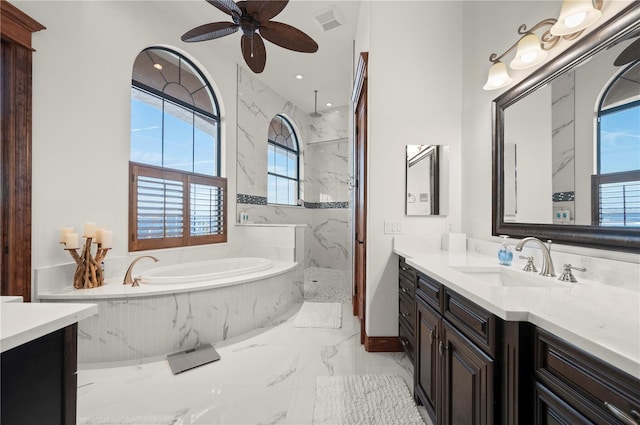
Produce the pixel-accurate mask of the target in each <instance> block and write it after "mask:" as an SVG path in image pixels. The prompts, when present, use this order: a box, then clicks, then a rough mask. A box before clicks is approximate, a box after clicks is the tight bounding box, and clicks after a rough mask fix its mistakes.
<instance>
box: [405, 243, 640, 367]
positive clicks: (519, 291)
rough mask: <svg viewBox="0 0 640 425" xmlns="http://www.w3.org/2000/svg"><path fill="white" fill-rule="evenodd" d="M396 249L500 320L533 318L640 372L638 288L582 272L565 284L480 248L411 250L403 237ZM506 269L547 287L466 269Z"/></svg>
mask: <svg viewBox="0 0 640 425" xmlns="http://www.w3.org/2000/svg"><path fill="white" fill-rule="evenodd" d="M496 246H497V244H496ZM394 251H395V252H396V253H397V254H398V255H401V256H404V257H406V258H407V264H409V265H411V266H413V267H415V268H416V269H417V270H419V271H421V272H423V273H425V274H427V275H430V276H432V277H433V278H435V279H437V280H438V281H440V282H441V283H443V284H444V285H446V286H447V287H449V288H451V289H452V290H453V291H455V292H457V293H459V294H460V295H462V296H464V297H466V298H468V299H469V300H471V301H472V302H475V303H476V304H478V305H480V306H481V307H483V308H485V309H487V310H489V311H490V312H491V313H493V314H495V315H496V316H498V317H500V318H501V319H503V320H513V321H528V322H530V323H532V324H534V325H536V326H539V327H541V328H543V329H545V330H547V331H549V332H551V333H552V334H555V335H557V336H559V337H560V338H563V339H565V340H567V341H568V342H570V343H572V344H574V345H575V346H577V347H579V348H581V349H583V350H585V351H587V352H589V353H591V354H593V355H594V356H596V357H598V358H600V359H602V360H604V361H606V362H608V363H610V364H612V365H613V366H615V367H617V368H619V369H621V370H623V371H625V372H627V373H629V374H631V375H632V376H635V377H640V292H639V291H637V290H632V289H628V288H624V287H619V286H613V285H605V284H602V283H600V282H596V281H591V280H588V279H584V278H581V277H578V280H579V282H578V283H575V284H572V283H563V282H559V281H557V278H552V277H550V278H546V277H540V276H538V275H537V274H534V275H531V274H529V273H527V272H524V271H522V270H521V268H522V266H524V264H525V262H524V260H520V259H516V260H515V261H514V264H513V266H511V267H505V266H500V265H499V264H498V260H497V258H496V257H495V256H494V255H492V256H488V255H484V254H482V253H479V252H476V251H467V252H446V251H441V250H439V249H433V250H429V249H427V248H422V249H421V250H419V251H418V250H416V251H412V250H411V247H410V246H408V245H407V246H403V244H402V243H401V242H400V243H397V244H395V245H394ZM504 268H508V269H509V270H511V271H513V272H514V273H522V274H523V278H522V280H525V279H529V278H531V277H533V278H535V279H546V280H545V284H546V285H547V286H544V287H528V286H527V287H505V286H500V285H498V284H495V283H490V282H487V281H485V280H482V279H479V278H477V277H475V276H473V275H471V274H469V273H464V271H475V272H478V271H483V270H484V271H488V270H492V271H495V272H498V271H500V270H501V269H504Z"/></svg>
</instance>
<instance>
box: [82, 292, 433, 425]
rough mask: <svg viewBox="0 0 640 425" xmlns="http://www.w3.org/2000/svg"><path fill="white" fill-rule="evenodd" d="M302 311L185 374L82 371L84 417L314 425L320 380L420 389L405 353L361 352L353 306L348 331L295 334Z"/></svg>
mask: <svg viewBox="0 0 640 425" xmlns="http://www.w3.org/2000/svg"><path fill="white" fill-rule="evenodd" d="M296 312H297V307H294V308H292V309H291V310H290V311H289V312H288V313H287V314H286V315H285V316H283V318H282V321H281V322H280V323H279V324H271V325H268V326H265V327H263V328H260V329H256V330H254V331H252V332H251V333H250V334H247V335H243V336H241V337H237V338H229V339H227V340H226V341H224V342H219V343H217V344H215V349H216V351H217V352H218V353H220V356H221V360H220V361H217V362H214V363H211V364H208V365H204V366H201V367H198V368H197V369H193V370H191V371H187V372H184V373H181V374H179V375H173V374H172V373H171V370H170V368H169V365H168V364H167V362H166V361H158V362H153V363H146V364H141V365H135V366H126V367H114V368H95V369H86V368H81V370H80V371H79V372H78V417H79V418H82V417H106V418H108V417H126V416H130V417H131V416H138V417H143V416H169V417H178V418H179V420H180V421H179V422H177V423H179V424H208V425H211V424H227V425H232V424H269V423H273V424H275V423H278V424H297V425H305V424H309V425H310V424H311V423H312V420H313V407H314V400H315V383H316V378H317V377H318V376H337V375H363V374H399V375H400V376H402V377H403V379H404V380H405V382H406V384H407V386H408V387H409V389H410V390H411V389H412V388H413V370H412V367H411V363H410V361H409V360H408V358H407V357H406V356H405V355H404V354H402V353H367V352H366V351H365V350H364V348H363V347H362V346H361V345H360V340H359V324H358V321H357V319H356V318H354V317H353V315H352V312H351V306H350V305H348V304H344V305H343V324H342V328H341V329H309V328H306V329H305V328H294V327H293V323H292V319H293V316H294V315H295V313H296ZM141 395H144V396H141ZM247 406H251V408H247ZM427 423H428V422H427Z"/></svg>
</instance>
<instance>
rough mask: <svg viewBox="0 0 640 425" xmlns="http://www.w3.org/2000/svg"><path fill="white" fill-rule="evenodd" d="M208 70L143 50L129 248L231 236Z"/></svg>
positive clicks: (136, 90)
mask: <svg viewBox="0 0 640 425" xmlns="http://www.w3.org/2000/svg"><path fill="white" fill-rule="evenodd" d="M218 111H219V109H218V104H217V100H216V98H215V95H214V93H213V90H212V88H211V85H210V84H209V83H208V82H207V80H206V78H205V77H204V76H203V74H202V72H200V70H198V68H197V67H196V66H195V65H194V64H193V63H192V62H191V61H189V60H188V59H187V58H185V57H184V56H182V55H180V54H178V53H176V52H173V51H171V50H168V49H164V48H155V47H154V48H149V49H145V50H143V51H142V52H141V53H140V54H139V55H138V57H137V58H136V60H135V63H134V66H133V76H132V80H131V156H130V160H131V162H130V174H131V177H130V180H129V181H130V185H131V187H130V191H129V197H130V203H129V205H130V207H129V214H130V219H129V223H130V224H129V227H130V233H131V237H130V239H129V250H130V251H138V250H143V249H155V248H166V247H175V246H187V245H199V244H205V243H216V242H224V241H226V220H225V215H226V214H225V212H226V199H225V194H226V184H227V182H226V179H223V178H221V177H219V176H220V117H219V112H218Z"/></svg>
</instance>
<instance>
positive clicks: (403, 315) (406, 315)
mask: <svg viewBox="0 0 640 425" xmlns="http://www.w3.org/2000/svg"><path fill="white" fill-rule="evenodd" d="M400 314H401V315H402V317H404V318H405V319H408V318H409V315H408V314H407V313H405V312H400Z"/></svg>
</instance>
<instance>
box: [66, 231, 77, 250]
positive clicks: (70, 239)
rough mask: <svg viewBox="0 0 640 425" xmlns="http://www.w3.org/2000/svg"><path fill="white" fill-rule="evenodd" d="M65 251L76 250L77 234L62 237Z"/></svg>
mask: <svg viewBox="0 0 640 425" xmlns="http://www.w3.org/2000/svg"><path fill="white" fill-rule="evenodd" d="M64 244H65V249H78V247H79V246H80V242H79V237H78V234H77V233H67V234H66V235H65V237H64Z"/></svg>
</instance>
